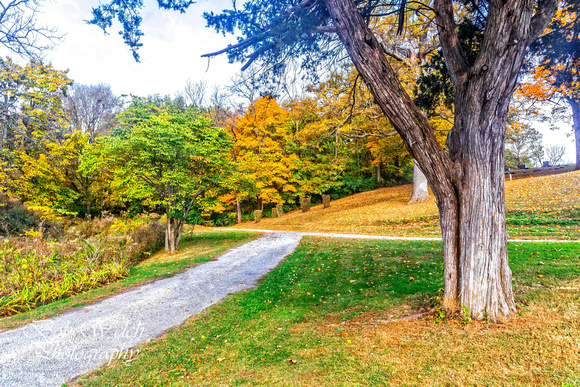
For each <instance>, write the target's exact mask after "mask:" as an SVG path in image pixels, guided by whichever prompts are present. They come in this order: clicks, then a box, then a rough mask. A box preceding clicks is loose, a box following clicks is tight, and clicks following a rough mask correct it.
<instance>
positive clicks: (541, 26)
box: [528, 0, 578, 44]
mask: <svg viewBox="0 0 580 387" xmlns="http://www.w3.org/2000/svg"><path fill="white" fill-rule="evenodd" d="M557 9H558V0H540V1H539V2H538V8H537V9H536V13H535V14H534V16H533V17H532V21H531V22H530V33H529V37H528V44H531V43H532V42H533V41H534V40H536V39H538V38H539V37H540V35H541V34H542V32H544V30H545V29H546V27H547V26H548V23H550V20H552V18H553V17H554V14H555V13H556V10H557ZM576 17H578V15H576Z"/></svg>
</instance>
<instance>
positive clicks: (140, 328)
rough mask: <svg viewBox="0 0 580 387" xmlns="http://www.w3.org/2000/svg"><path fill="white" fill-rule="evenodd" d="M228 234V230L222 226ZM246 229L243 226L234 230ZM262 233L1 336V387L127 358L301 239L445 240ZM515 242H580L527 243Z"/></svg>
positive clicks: (248, 283) (60, 379) (44, 381)
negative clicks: (165, 274) (210, 258)
mask: <svg viewBox="0 0 580 387" xmlns="http://www.w3.org/2000/svg"><path fill="white" fill-rule="evenodd" d="M222 230H227V229H222ZM235 230H236V231H241V229H235ZM244 231H256V232H260V233H262V234H263V235H262V236H261V237H259V238H258V239H256V240H254V241H252V242H249V243H246V244H244V245H242V246H239V247H237V248H235V249H232V250H229V251H228V252H226V253H225V254H223V255H221V256H220V257H219V258H218V259H217V260H216V261H210V262H207V263H204V264H202V265H199V266H196V267H193V268H191V269H188V270H186V271H184V272H183V273H180V274H177V275H175V276H173V277H171V278H166V279H161V280H157V281H154V282H151V283H149V284H145V285H142V286H139V287H136V288H134V289H131V290H129V291H126V292H123V293H120V294H117V295H115V296H112V297H109V298H107V299H104V300H101V301H99V302H96V303H94V304H92V305H89V306H85V307H80V308H76V309H73V310H71V311H69V312H66V313H64V314H62V315H59V316H56V317H54V318H51V319H47V320H42V321H35V322H33V323H31V324H28V325H26V326H23V327H21V328H16V329H13V330H9V331H6V332H2V333H0V386H3V387H4V386H30V387H33V386H43V387H45V386H60V385H62V384H63V383H65V382H66V381H68V380H71V379H74V378H76V377H78V376H80V375H82V374H85V373H87V372H89V371H91V370H93V369H95V368H98V367H100V366H101V365H103V364H106V363H107V362H109V361H110V360H112V359H115V358H119V359H124V360H126V361H130V360H131V359H133V358H134V357H135V356H136V355H137V353H136V350H135V352H134V350H133V349H132V348H134V347H135V346H137V345H139V344H141V343H144V342H147V341H149V340H151V339H154V338H156V337H158V336H160V335H161V334H163V333H164V332H165V331H167V330H168V329H170V328H172V327H175V326H177V325H180V324H182V323H183V322H184V321H185V320H186V319H187V318H189V317H191V316H193V315H195V314H197V313H200V312H201V311H202V310H204V309H205V308H207V307H208V306H211V305H213V304H214V303H216V302H218V301H219V300H221V299H223V298H224V297H226V296H227V295H228V294H229V293H234V292H237V291H240V290H243V289H247V288H250V287H252V286H254V284H255V283H256V281H257V280H258V279H259V278H260V277H262V276H263V275H264V274H266V273H267V272H269V271H270V270H272V269H273V268H274V267H276V266H277V265H278V263H280V261H282V259H284V258H285V257H286V256H287V255H288V254H290V253H292V252H293V251H294V249H295V248H296V247H297V246H298V243H299V242H300V239H301V238H302V237H303V236H320V237H332V238H359V239H386V240H441V239H440V238H401V237H388V236H376V235H356V234H326V233H308V232H288V231H273V230H244ZM513 242H578V241H556V240H554V241H546V240H543V241H532V240H529V241H524V240H518V241H513Z"/></svg>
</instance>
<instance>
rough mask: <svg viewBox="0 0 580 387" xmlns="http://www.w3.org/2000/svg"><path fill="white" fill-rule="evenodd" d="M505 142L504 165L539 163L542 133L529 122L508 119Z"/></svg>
mask: <svg viewBox="0 0 580 387" xmlns="http://www.w3.org/2000/svg"><path fill="white" fill-rule="evenodd" d="M505 144H506V146H505V152H506V163H505V164H506V167H509V168H517V167H518V166H520V165H525V164H531V165H538V166H540V165H541V163H542V157H543V156H544V148H543V147H542V134H541V133H540V132H538V131H537V130H536V129H534V128H533V127H532V126H531V125H530V124H527V123H522V122H517V121H516V122H509V120H508V126H507V130H506V138H505Z"/></svg>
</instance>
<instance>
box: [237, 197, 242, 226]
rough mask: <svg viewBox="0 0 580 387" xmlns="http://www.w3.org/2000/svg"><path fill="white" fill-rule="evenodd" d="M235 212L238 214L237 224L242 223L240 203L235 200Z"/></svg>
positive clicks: (238, 200)
mask: <svg viewBox="0 0 580 387" xmlns="http://www.w3.org/2000/svg"><path fill="white" fill-rule="evenodd" d="M236 211H237V213H238V224H241V223H242V203H241V202H240V199H237V198H236Z"/></svg>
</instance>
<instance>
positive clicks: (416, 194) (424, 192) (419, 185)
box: [407, 162, 430, 204]
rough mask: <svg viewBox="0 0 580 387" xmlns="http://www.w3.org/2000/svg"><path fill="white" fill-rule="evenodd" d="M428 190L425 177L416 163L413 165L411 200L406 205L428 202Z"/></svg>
mask: <svg viewBox="0 0 580 387" xmlns="http://www.w3.org/2000/svg"><path fill="white" fill-rule="evenodd" d="M429 199H430V196H429V189H428V186H427V177H425V174H424V173H423V171H421V168H419V166H418V165H417V162H414V163H413V192H412V193H411V199H409V202H408V203H407V204H413V203H420V202H424V201H426V200H429Z"/></svg>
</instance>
